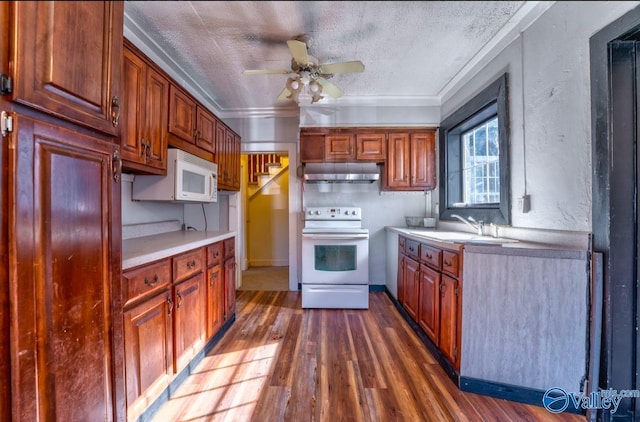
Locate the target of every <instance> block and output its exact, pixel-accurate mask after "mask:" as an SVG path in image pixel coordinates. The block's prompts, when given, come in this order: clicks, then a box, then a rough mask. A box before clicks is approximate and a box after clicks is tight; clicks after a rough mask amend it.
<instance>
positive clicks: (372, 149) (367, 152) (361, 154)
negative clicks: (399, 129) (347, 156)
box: [356, 133, 387, 162]
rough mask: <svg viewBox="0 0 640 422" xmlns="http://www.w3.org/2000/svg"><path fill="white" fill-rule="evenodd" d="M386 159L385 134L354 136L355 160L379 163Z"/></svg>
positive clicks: (360, 134)
mask: <svg viewBox="0 0 640 422" xmlns="http://www.w3.org/2000/svg"><path fill="white" fill-rule="evenodd" d="M386 158H387V134H385V133H358V134H356V160H358V161H374V162H380V161H384V160H386Z"/></svg>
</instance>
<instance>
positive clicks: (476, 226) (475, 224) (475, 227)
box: [451, 214, 484, 236]
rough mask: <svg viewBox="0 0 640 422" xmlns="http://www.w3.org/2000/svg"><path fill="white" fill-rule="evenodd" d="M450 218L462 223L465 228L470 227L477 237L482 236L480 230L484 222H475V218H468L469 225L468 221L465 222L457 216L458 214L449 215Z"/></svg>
mask: <svg viewBox="0 0 640 422" xmlns="http://www.w3.org/2000/svg"><path fill="white" fill-rule="evenodd" d="M451 217H454V218H457V219H458V220H460V221H462V222H463V223H464V224H466V225H467V226H469V227H471V228H472V229H473V230H476V231H477V233H478V236H483V235H484V233H483V230H482V229H484V221H482V220H480V221H476V219H475V218H473V217H471V216H469V221H471V223H470V222H469V221H467V220H465V219H464V218H463V217H461V216H459V215H458V214H451ZM472 223H473V224H472Z"/></svg>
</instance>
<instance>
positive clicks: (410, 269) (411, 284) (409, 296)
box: [403, 257, 420, 320]
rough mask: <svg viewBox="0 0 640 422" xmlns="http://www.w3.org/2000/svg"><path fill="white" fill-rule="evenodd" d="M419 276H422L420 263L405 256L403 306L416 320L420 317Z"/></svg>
mask: <svg viewBox="0 0 640 422" xmlns="http://www.w3.org/2000/svg"><path fill="white" fill-rule="evenodd" d="M418 277H420V264H418V263H417V262H416V261H414V260H413V259H411V258H409V257H405V259H404V283H403V284H404V289H403V290H404V292H403V293H404V303H403V306H404V309H405V310H406V311H407V313H408V314H409V315H410V316H411V318H413V319H414V320H417V319H418V306H419V303H420V294H419V284H418Z"/></svg>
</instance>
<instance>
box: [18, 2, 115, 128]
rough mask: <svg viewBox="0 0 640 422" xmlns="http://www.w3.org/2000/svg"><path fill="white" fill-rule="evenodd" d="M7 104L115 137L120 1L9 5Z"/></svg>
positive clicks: (20, 3) (19, 3) (21, 3)
mask: <svg viewBox="0 0 640 422" xmlns="http://www.w3.org/2000/svg"><path fill="white" fill-rule="evenodd" d="M11 8H12V13H11V16H12V21H11V30H12V35H11V37H12V39H13V40H15V44H14V50H13V51H12V52H11V55H12V62H13V66H12V67H11V69H12V70H11V71H12V72H13V73H12V75H11V76H12V78H13V80H14V84H13V85H14V91H13V94H12V97H11V98H12V100H13V101H16V102H18V103H21V104H24V105H26V106H28V107H32V108H35V109H38V110H40V111H43V112H45V113H48V114H51V115H53V116H56V117H58V118H61V119H65V120H68V121H71V122H73V123H75V124H78V125H82V126H85V127H89V128H92V129H95V130H97V131H100V132H103V133H106V134H109V135H114V136H115V135H117V134H118V132H119V127H118V126H119V122H120V113H121V112H122V110H121V108H122V97H121V91H120V72H121V58H122V43H123V37H122V33H123V16H124V15H123V11H124V3H123V2H119V1H114V2H111V1H96V2H65V1H60V2H58V1H51V2H11Z"/></svg>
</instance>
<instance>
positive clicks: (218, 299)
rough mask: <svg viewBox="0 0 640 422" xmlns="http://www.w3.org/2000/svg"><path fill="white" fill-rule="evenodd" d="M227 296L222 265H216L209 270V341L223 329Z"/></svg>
mask: <svg viewBox="0 0 640 422" xmlns="http://www.w3.org/2000/svg"><path fill="white" fill-rule="evenodd" d="M225 296H226V294H225V290H224V279H223V273H222V265H220V264H218V265H214V266H213V267H211V268H209V269H208V270H207V339H210V338H211V337H213V336H214V335H215V334H216V333H217V332H218V330H219V329H220V327H222V323H223V322H224V313H225V309H224V303H225Z"/></svg>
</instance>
